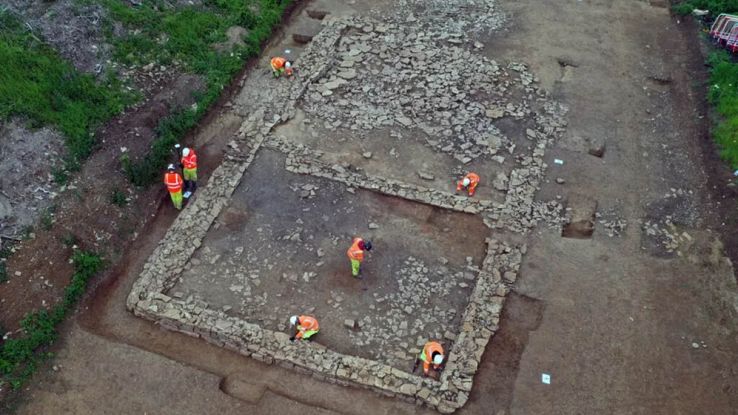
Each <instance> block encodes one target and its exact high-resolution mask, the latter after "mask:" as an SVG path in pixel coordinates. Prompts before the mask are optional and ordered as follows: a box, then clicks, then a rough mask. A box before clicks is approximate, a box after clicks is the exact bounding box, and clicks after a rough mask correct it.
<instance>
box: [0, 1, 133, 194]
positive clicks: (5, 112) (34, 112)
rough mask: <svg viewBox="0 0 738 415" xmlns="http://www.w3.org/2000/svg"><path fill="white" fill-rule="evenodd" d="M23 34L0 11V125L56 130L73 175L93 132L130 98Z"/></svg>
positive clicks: (87, 152)
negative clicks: (24, 123)
mask: <svg viewBox="0 0 738 415" xmlns="http://www.w3.org/2000/svg"><path fill="white" fill-rule="evenodd" d="M26 29H27V28H26V27H25V26H23V25H22V24H21V23H20V22H19V21H18V19H16V18H15V17H14V16H12V15H11V14H10V13H9V12H7V11H0V62H2V70H0V120H6V119H8V118H10V117H13V116H21V117H25V118H26V119H28V121H29V123H30V125H31V127H33V128H38V127H41V126H44V125H52V126H54V127H56V128H57V129H58V130H59V131H60V132H61V133H62V134H63V135H64V137H65V140H66V147H67V150H68V156H67V160H66V168H67V169H70V170H77V169H78V168H79V162H80V161H81V160H83V159H85V158H86V157H88V156H89V155H90V153H91V152H92V150H93V146H94V144H95V138H94V136H93V131H94V129H95V128H96V127H97V126H98V125H100V124H101V123H102V122H104V121H106V120H108V119H109V118H110V117H112V116H113V115H115V114H117V113H119V112H121V111H122V110H123V108H125V106H126V105H127V104H129V103H131V102H132V100H133V98H134V97H133V96H132V95H131V94H129V93H126V92H124V90H123V88H122V87H121V85H120V84H119V83H118V82H117V81H116V80H115V78H114V77H113V76H112V75H111V76H108V77H107V78H106V79H105V80H104V81H103V82H101V83H98V82H96V81H95V79H94V78H93V77H92V76H90V75H86V74H81V73H79V72H77V71H76V70H75V69H74V68H73V67H72V66H71V65H70V64H69V63H67V62H66V61H64V60H63V59H62V58H61V57H60V56H59V55H58V54H57V53H56V52H55V51H54V50H53V49H52V48H51V47H49V46H48V45H46V44H45V43H43V42H41V41H40V40H39V39H38V38H37V37H36V36H35V35H33V34H32V33H30V32H29V31H28V30H26ZM56 176H57V174H55V177H56ZM61 178H62V177H61V176H59V178H58V179H61ZM64 179H66V178H64Z"/></svg>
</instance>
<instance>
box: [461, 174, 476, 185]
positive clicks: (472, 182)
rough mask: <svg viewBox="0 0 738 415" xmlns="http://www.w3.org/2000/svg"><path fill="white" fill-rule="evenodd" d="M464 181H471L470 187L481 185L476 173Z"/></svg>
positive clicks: (466, 177)
mask: <svg viewBox="0 0 738 415" xmlns="http://www.w3.org/2000/svg"><path fill="white" fill-rule="evenodd" d="M464 179H469V187H475V186H476V185H477V184H478V183H479V175H478V174H476V173H469V174H467V175H466V176H464ZM462 181H463V180H462Z"/></svg>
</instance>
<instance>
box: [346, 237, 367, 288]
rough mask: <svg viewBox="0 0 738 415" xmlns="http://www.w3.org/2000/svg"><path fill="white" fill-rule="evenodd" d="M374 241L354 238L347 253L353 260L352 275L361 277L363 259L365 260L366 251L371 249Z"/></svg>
mask: <svg viewBox="0 0 738 415" xmlns="http://www.w3.org/2000/svg"><path fill="white" fill-rule="evenodd" d="M371 250H372V243H371V242H370V241H365V240H363V239H361V238H354V242H353V243H352V244H351V247H350V248H349V249H348V251H347V252H346V254H347V255H348V257H349V259H350V260H351V275H352V276H354V277H356V278H359V273H360V272H361V261H363V260H364V251H371Z"/></svg>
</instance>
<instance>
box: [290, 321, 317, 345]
mask: <svg viewBox="0 0 738 415" xmlns="http://www.w3.org/2000/svg"><path fill="white" fill-rule="evenodd" d="M290 325H291V326H297V333H295V335H294V336H292V337H290V341H295V339H297V340H308V339H309V338H310V337H312V336H313V335H315V334H317V333H318V332H319V331H320V326H319V325H318V320H316V319H315V317H310V316H292V317H290Z"/></svg>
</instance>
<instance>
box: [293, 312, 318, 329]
mask: <svg viewBox="0 0 738 415" xmlns="http://www.w3.org/2000/svg"><path fill="white" fill-rule="evenodd" d="M297 321H298V323H297V329H298V330H300V331H309V330H316V331H317V330H320V326H319V325H318V320H316V319H315V317H310V316H300V317H298V319H297Z"/></svg>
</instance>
